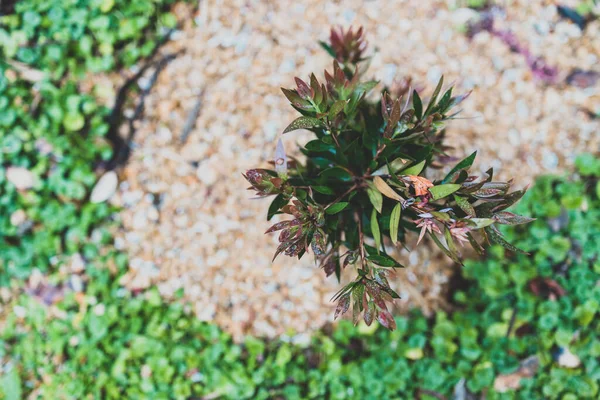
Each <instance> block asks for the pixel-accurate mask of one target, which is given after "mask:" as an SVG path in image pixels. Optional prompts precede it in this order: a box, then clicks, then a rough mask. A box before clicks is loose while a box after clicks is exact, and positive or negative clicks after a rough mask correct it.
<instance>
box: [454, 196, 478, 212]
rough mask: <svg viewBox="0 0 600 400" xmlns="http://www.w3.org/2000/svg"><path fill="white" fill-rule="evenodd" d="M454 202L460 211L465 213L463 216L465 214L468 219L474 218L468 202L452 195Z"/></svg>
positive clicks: (471, 207) (472, 209) (473, 210)
mask: <svg viewBox="0 0 600 400" xmlns="http://www.w3.org/2000/svg"><path fill="white" fill-rule="evenodd" d="M454 201H456V204H458V206H459V207H460V209H461V210H463V211H464V212H465V214H467V215H468V216H470V217H475V216H476V214H475V209H474V208H473V206H472V205H471V203H469V200H467V199H466V198H464V197H460V196H457V195H454Z"/></svg>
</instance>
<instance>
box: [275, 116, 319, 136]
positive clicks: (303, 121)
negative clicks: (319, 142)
mask: <svg viewBox="0 0 600 400" xmlns="http://www.w3.org/2000/svg"><path fill="white" fill-rule="evenodd" d="M319 126H323V122H321V120H320V119H317V118H313V117H306V116H302V117H298V118H296V119H295V120H294V121H293V122H292V123H291V124H289V125H288V126H287V128H285V129H284V130H283V133H288V132H291V131H295V130H297V129H311V128H316V127H319Z"/></svg>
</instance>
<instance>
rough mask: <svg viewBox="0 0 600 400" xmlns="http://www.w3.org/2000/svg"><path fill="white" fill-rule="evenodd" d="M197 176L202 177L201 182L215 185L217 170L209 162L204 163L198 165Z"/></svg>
mask: <svg viewBox="0 0 600 400" xmlns="http://www.w3.org/2000/svg"><path fill="white" fill-rule="evenodd" d="M196 176H197V177H198V179H200V182H202V183H204V184H205V185H208V186H210V185H213V184H215V183H216V182H217V172H216V171H215V170H214V168H212V167H211V166H210V165H209V164H208V163H202V164H201V165H200V166H199V167H198V171H197V172H196Z"/></svg>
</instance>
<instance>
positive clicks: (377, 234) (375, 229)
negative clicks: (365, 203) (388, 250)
mask: <svg viewBox="0 0 600 400" xmlns="http://www.w3.org/2000/svg"><path fill="white" fill-rule="evenodd" d="M371 232H372V233H373V239H375V246H376V248H377V252H378V253H379V249H380V248H381V232H380V231H379V223H378V222H377V211H375V209H373V212H372V213H371Z"/></svg>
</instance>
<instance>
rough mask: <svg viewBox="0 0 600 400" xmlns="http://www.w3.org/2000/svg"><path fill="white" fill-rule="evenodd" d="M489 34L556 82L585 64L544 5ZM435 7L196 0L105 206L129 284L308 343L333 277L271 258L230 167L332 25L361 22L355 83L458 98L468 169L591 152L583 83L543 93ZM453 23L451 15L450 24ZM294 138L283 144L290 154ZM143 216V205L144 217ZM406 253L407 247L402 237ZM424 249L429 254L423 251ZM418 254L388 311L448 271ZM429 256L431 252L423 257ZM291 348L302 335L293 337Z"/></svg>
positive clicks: (569, 28)
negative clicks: (536, 62) (497, 34)
mask: <svg viewBox="0 0 600 400" xmlns="http://www.w3.org/2000/svg"><path fill="white" fill-rule="evenodd" d="M509 3H510V4H511V5H510V7H508V8H507V9H506V14H507V15H506V19H505V20H504V21H499V25H498V26H499V27H503V28H507V29H511V30H512V31H513V32H514V33H515V34H516V35H517V36H518V37H519V38H521V39H522V40H523V41H526V42H527V43H528V44H529V46H530V49H531V51H532V52H533V53H534V54H536V55H542V56H543V57H545V59H546V60H547V61H548V63H550V64H552V65H556V66H557V67H558V68H559V69H560V71H561V73H563V74H567V73H568V72H569V71H570V70H571V69H572V68H575V67H579V68H582V69H596V70H598V69H600V67H599V66H598V57H599V54H600V23H599V22H598V21H596V22H593V23H591V24H590V25H589V26H588V28H587V30H586V31H585V32H584V33H581V32H580V31H579V29H578V28H576V27H575V26H574V25H572V24H571V23H569V22H565V21H561V20H559V18H558V15H557V13H556V10H555V7H554V6H553V5H552V4H551V2H544V1H526V0H523V1H512V2H509ZM448 4H449V2H445V1H422V0H411V1H357V0H350V1H339V2H338V1H317V0H313V1H288V0H279V1H258V0H257V1H247V0H245V1H202V2H201V5H200V10H199V13H198V15H197V17H196V24H192V23H188V24H186V26H185V28H184V29H182V31H180V32H177V33H176V34H175V35H174V40H173V42H172V43H170V44H168V45H167V46H166V47H165V48H164V49H163V50H162V51H163V53H167V52H172V51H175V50H177V49H185V53H184V54H183V55H181V56H179V57H178V58H177V59H176V60H175V61H173V62H171V63H170V64H169V65H168V67H167V68H166V69H165V70H164V72H163V73H162V74H161V76H160V78H159V81H158V82H157V84H156V86H155V87H154V89H153V90H152V93H151V95H150V96H149V97H148V98H147V104H146V118H145V119H144V120H143V121H142V122H141V124H140V125H139V129H138V132H137V135H136V137H135V148H134V152H133V155H132V157H131V159H130V162H129V164H128V165H127V167H126V168H125V170H124V171H122V173H121V178H122V179H123V181H122V182H121V184H120V188H119V191H118V193H117V194H116V195H115V196H114V198H113V202H114V203H115V204H117V205H120V206H123V207H124V210H123V212H122V213H121V215H122V221H123V229H122V231H120V232H119V233H118V240H117V244H118V246H119V247H121V248H123V249H125V250H126V251H127V253H128V254H129V255H130V259H131V270H130V272H129V273H128V274H127V275H126V276H125V277H124V278H123V283H124V284H126V285H127V286H128V287H130V288H143V287H147V286H148V285H149V284H151V283H157V284H158V286H159V288H160V291H161V292H162V293H163V294H164V295H165V296H171V295H173V293H174V292H175V291H176V290H177V289H179V288H183V289H184V290H185V299H187V300H189V301H190V302H192V304H193V305H194V309H195V312H196V314H197V315H198V317H200V318H201V319H204V320H210V321H216V322H217V323H218V324H219V325H221V326H222V327H224V328H225V329H227V330H228V331H230V332H232V333H233V334H234V335H235V337H236V338H241V337H242V336H243V335H244V334H246V333H249V332H252V333H254V334H258V335H265V336H275V335H280V334H284V333H288V334H289V333H309V332H310V331H313V330H315V329H317V328H319V327H321V326H322V325H323V324H324V323H326V322H328V321H331V319H332V317H333V304H332V303H330V302H329V299H330V297H331V295H332V294H333V293H334V292H335V291H336V289H337V288H338V284H337V282H335V279H325V276H324V273H323V272H322V271H320V270H318V269H317V268H316V267H315V265H314V263H313V260H312V259H311V257H310V256H306V257H305V258H304V259H302V260H301V261H297V260H294V259H290V258H285V257H283V256H282V257H280V258H278V260H277V261H276V262H275V263H273V264H271V258H272V255H273V252H274V250H275V248H276V238H275V237H272V236H265V235H263V232H264V231H265V230H266V229H267V228H268V226H269V224H268V223H267V222H266V220H265V216H266V210H267V207H268V204H269V201H267V200H251V199H250V197H251V195H252V194H251V193H250V192H247V191H245V190H244V189H245V188H246V187H247V184H246V182H245V181H244V179H243V178H242V175H241V172H243V171H245V170H246V169H248V168H253V167H260V166H263V167H264V166H266V163H267V161H268V160H269V159H271V158H272V155H273V152H274V149H275V143H276V140H277V138H278V136H279V134H280V132H281V131H282V130H283V128H284V127H285V126H286V125H287V124H288V123H289V122H290V121H291V120H292V119H293V118H294V117H295V116H296V114H295V111H294V110H293V109H292V108H291V107H290V106H289V104H288V102H287V100H286V99H285V97H284V96H283V95H282V94H281V92H280V90H279V87H280V86H287V87H290V86H292V85H293V77H294V76H300V77H307V76H308V74H309V73H310V72H313V71H314V72H316V73H317V75H318V76H322V71H323V69H324V68H330V67H331V61H330V59H329V57H328V56H327V55H326V54H325V53H324V51H322V49H321V48H320V47H319V45H318V44H317V40H326V38H327V36H328V32H329V27H330V26H332V25H337V24H339V25H343V26H349V25H350V24H354V25H363V26H364V27H365V29H366V32H367V39H368V41H369V43H370V46H371V49H372V50H373V49H376V50H377V52H376V55H375V57H374V60H373V63H372V66H371V70H370V71H371V73H372V74H373V76H376V77H377V78H379V79H382V80H383V82H385V83H387V84H390V83H391V82H392V80H393V79H394V78H401V77H403V76H409V75H410V76H412V77H413V80H414V81H415V82H418V83H419V84H421V85H422V86H423V87H424V88H425V94H427V93H428V91H430V90H432V89H433V86H434V85H435V83H436V82H437V80H438V78H439V76H440V74H442V73H443V74H444V76H445V80H446V82H451V81H455V82H456V85H457V90H458V91H466V90H471V89H472V90H473V94H472V95H471V97H470V98H469V99H468V100H467V101H466V102H465V103H464V112H463V113H462V115H461V116H462V117H463V118H464V119H460V120H457V121H454V122H453V123H452V124H450V129H449V131H448V137H449V142H450V144H452V145H454V146H456V154H457V156H464V155H466V154H468V153H469V152H471V151H473V150H479V156H478V158H477V161H476V167H475V168H476V169H477V170H481V171H484V170H486V169H487V168H488V167H490V166H493V167H495V168H497V169H498V175H497V176H498V177H499V178H502V179H508V178H510V177H515V183H516V185H517V186H523V185H525V184H527V183H529V182H531V181H532V179H533V178H534V177H535V176H536V175H538V174H540V173H544V172H548V171H556V170H559V169H561V168H564V167H568V166H569V165H570V164H571V163H572V161H573V159H574V156H575V155H576V154H577V153H579V152H581V151H584V150H587V151H598V143H599V135H600V134H599V132H600V130H599V123H598V120H596V121H593V120H590V119H589V118H588V117H586V116H585V114H584V113H583V112H582V111H580V109H581V108H587V109H592V110H598V111H600V95H599V87H598V86H596V87H592V88H588V89H579V88H575V87H571V86H566V85H564V84H559V85H555V86H551V87H545V86H544V85H542V84H540V83H537V82H535V81H533V79H532V76H531V73H530V72H529V70H528V68H527V66H526V64H525V61H524V59H523V58H522V57H521V56H520V55H518V54H514V53H511V52H510V50H509V49H508V48H507V47H506V45H505V44H504V43H502V42H500V41H499V40H498V39H496V38H493V37H491V36H490V35H489V34H487V33H481V34H479V35H477V36H476V37H475V39H474V40H473V41H472V42H470V41H469V40H468V39H467V38H466V36H465V35H464V33H463V32H462V30H461V29H460V23H461V21H462V20H463V18H464V15H465V14H467V13H469V11H465V10H458V11H457V10H453V9H451V8H449V6H448ZM461 13H462V14H461ZM200 91H204V95H203V100H202V101H203V103H202V109H201V112H200V116H199V118H198V119H197V122H196V125H195V129H194V130H193V131H192V133H191V134H190V137H189V139H188V140H187V142H186V144H184V145H180V144H179V136H180V135H181V132H182V129H183V125H184V124H185V120H186V118H187V115H188V113H189V112H190V110H191V109H192V108H193V106H194V103H195V101H196V98H197V95H198V93H199V92H200ZM308 137H309V136H308V135H307V134H302V133H300V134H299V133H298V132H296V133H291V134H289V135H286V136H285V138H284V140H285V144H286V147H287V148H288V150H289V151H290V152H292V150H293V149H295V147H296V145H295V143H296V142H300V143H302V142H304V141H306V140H307V138H308ZM157 205H158V206H157ZM413 239H414V240H413V241H412V242H411V243H409V247H414V242H416V237H415V238H413ZM426 246H429V244H426ZM426 246H425V247H424V246H422V248H421V249H420V250H418V251H414V252H413V253H411V254H410V255H408V254H405V258H406V260H408V261H407V264H408V265H409V268H407V269H406V270H404V271H400V272H399V273H398V277H397V279H396V287H397V288H399V292H400V294H401V296H402V297H403V299H402V300H401V301H400V302H399V306H400V308H401V309H403V310H406V309H407V308H408V307H409V306H419V307H421V308H423V309H424V310H425V311H426V312H430V311H431V310H432V309H435V308H436V307H438V306H440V304H441V303H442V302H443V301H442V300H441V297H442V296H441V295H440V293H441V291H442V290H443V287H444V284H445V283H446V282H447V279H448V276H449V273H450V269H449V263H448V262H446V261H445V260H444V259H443V258H441V257H439V255H438V253H435V252H434V253H431V250H430V249H429V248H426ZM430 254H433V256H432V257H430ZM300 337H304V336H300Z"/></svg>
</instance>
